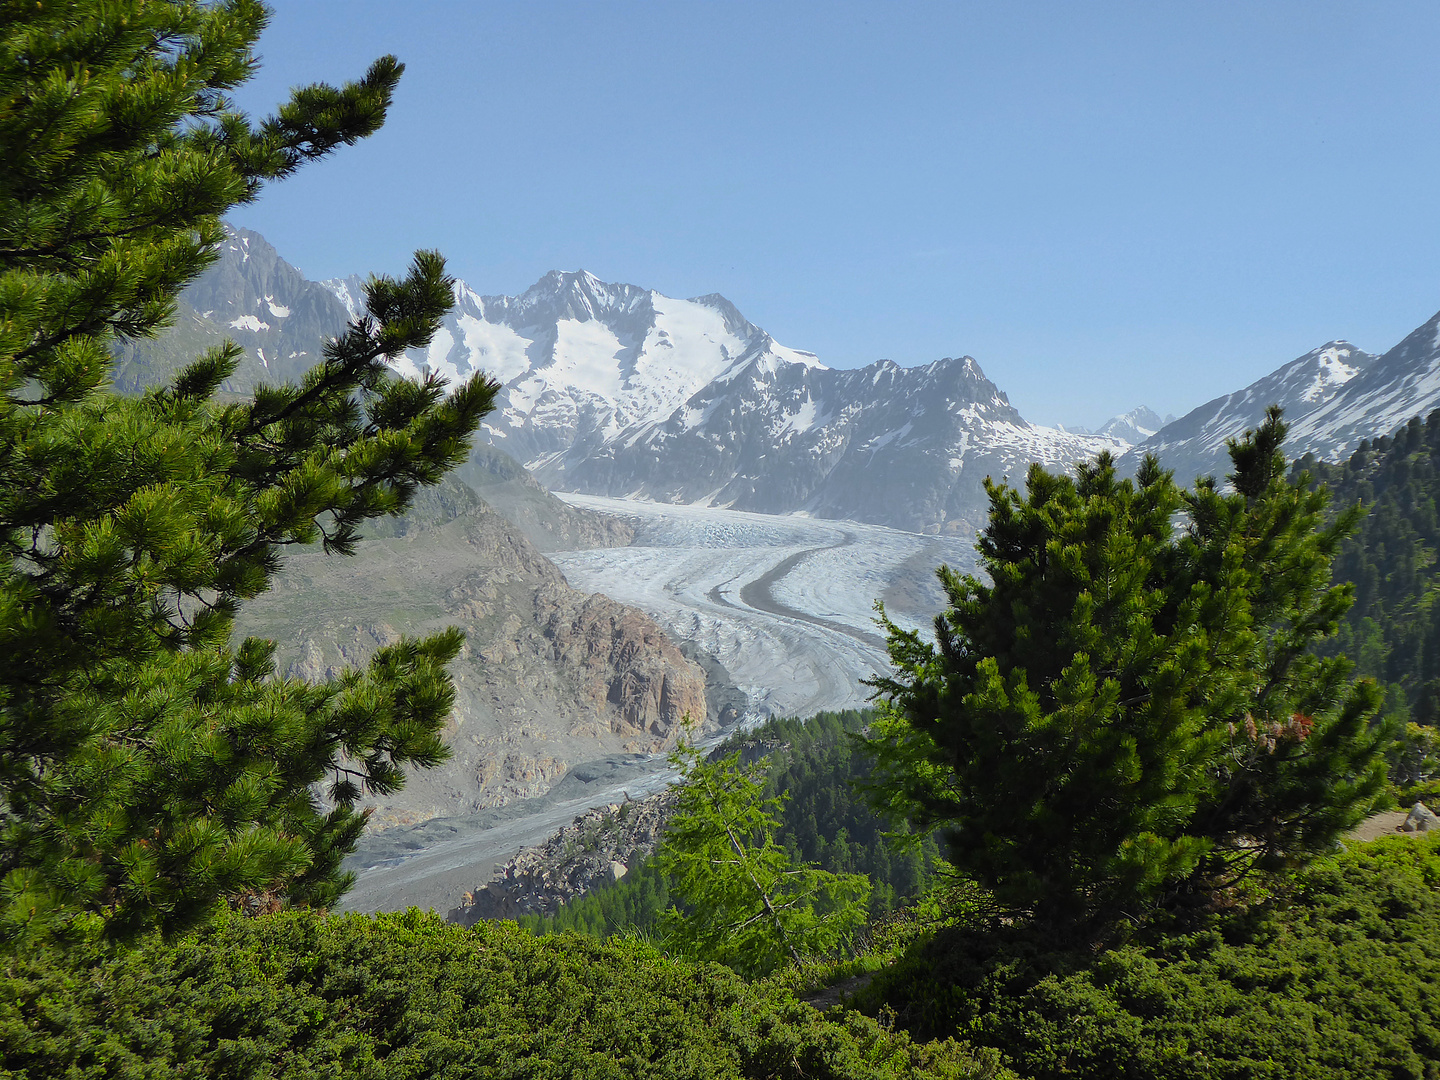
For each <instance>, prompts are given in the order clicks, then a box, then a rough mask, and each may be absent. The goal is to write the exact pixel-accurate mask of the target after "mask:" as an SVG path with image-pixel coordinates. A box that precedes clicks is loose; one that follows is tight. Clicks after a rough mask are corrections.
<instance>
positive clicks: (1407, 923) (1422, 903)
mask: <svg viewBox="0 0 1440 1080" xmlns="http://www.w3.org/2000/svg"><path fill="white" fill-rule="evenodd" d="M1437 885H1440V838H1437V837H1435V836H1434V835H1433V834H1432V835H1431V836H1428V837H1424V838H1420V837H1416V838H1409V837H1393V838H1389V839H1384V840H1378V841H1375V842H1373V843H1369V844H1357V845H1355V847H1353V848H1351V849H1350V850H1348V851H1345V852H1343V853H1341V854H1338V855H1328V856H1324V857H1321V858H1319V859H1317V860H1316V861H1315V862H1314V863H1312V864H1311V865H1310V866H1309V867H1308V868H1306V869H1305V870H1304V871H1303V872H1302V873H1301V874H1300V875H1299V876H1298V878H1297V879H1296V880H1295V881H1294V882H1293V883H1292V884H1291V885H1290V886H1289V887H1288V888H1287V889H1286V891H1285V893H1284V895H1283V896H1282V897H1277V898H1275V899H1273V900H1272V901H1271V902H1270V903H1267V904H1266V905H1265V906H1263V907H1261V908H1258V909H1256V910H1253V911H1249V912H1232V913H1229V914H1227V915H1224V916H1222V917H1215V918H1212V919H1210V920H1207V921H1206V922H1205V923H1204V924H1202V925H1200V926H1198V927H1190V928H1179V929H1177V928H1175V927H1174V926H1164V925H1161V926H1153V927H1150V928H1148V929H1145V930H1142V931H1141V932H1140V933H1139V934H1138V935H1137V936H1136V937H1135V939H1134V940H1131V941H1129V942H1127V943H1124V944H1122V945H1119V946H1118V947H1115V948H1111V949H1108V950H1105V951H1103V952H1100V953H1098V954H1097V953H1096V952H1095V951H1093V950H1092V949H1090V948H1089V947H1088V945H1087V946H1085V947H1081V948H1074V947H1071V946H1067V944H1066V943H1065V942H1062V941H1057V940H1055V939H1053V938H1049V939H1047V938H1046V937H1044V936H1043V935H1037V934H1035V933H1034V932H1033V928H1021V927H1003V926H996V925H994V923H993V922H991V921H989V920H985V919H969V920H951V925H949V926H948V927H943V928H938V929H933V930H929V931H924V932H922V933H920V934H919V935H917V936H916V937H915V939H914V940H913V941H912V943H911V945H910V948H909V950H908V953H907V955H906V956H905V958H904V959H902V960H901V961H900V962H899V963H898V964H896V965H895V966H894V967H893V968H892V969H890V970H888V971H886V972H884V973H882V974H881V975H880V976H879V977H878V978H877V979H876V981H875V982H874V983H873V984H872V986H871V987H870V988H869V990H868V991H867V992H866V994H865V995H864V996H863V999H862V1001H861V1007H862V1008H864V1009H865V1010H866V1011H877V1010H880V1009H882V1008H888V1009H890V1010H893V1011H894V1012H895V1013H896V1021H897V1026H899V1027H901V1028H904V1029H905V1030H908V1031H909V1032H910V1033H911V1035H912V1036H914V1037H915V1038H925V1037H928V1036H930V1035H934V1034H937V1033H941V1032H954V1031H957V1030H959V1031H964V1032H965V1033H966V1038H967V1039H970V1040H972V1041H973V1042H975V1043H977V1044H979V1045H981V1046H989V1047H993V1048H995V1049H998V1050H1000V1051H1001V1052H1002V1053H1003V1054H1004V1055H1005V1059H1006V1061H1007V1062H1008V1063H1009V1064H1011V1065H1012V1066H1013V1067H1014V1068H1015V1069H1017V1070H1018V1071H1019V1072H1021V1073H1024V1074H1025V1075H1028V1076H1032V1077H1034V1078H1036V1080H1059V1078H1061V1077H1064V1078H1067V1080H1116V1078H1124V1080H1253V1078H1256V1077H1277V1078H1278V1077H1287V1078H1288V1077H1304V1078H1307V1080H1375V1078H1376V1077H1389V1078H1395V1080H1400V1078H1405V1080H1434V1077H1436V1076H1437V1075H1440V1067H1437V1063H1440V891H1437Z"/></svg>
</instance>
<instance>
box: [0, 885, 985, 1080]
mask: <svg viewBox="0 0 1440 1080" xmlns="http://www.w3.org/2000/svg"><path fill="white" fill-rule="evenodd" d="M996 1062H997V1055H995V1054H994V1052H993V1051H987V1052H982V1053H979V1054H972V1053H970V1052H969V1051H968V1050H967V1049H966V1048H964V1047H962V1046H960V1045H958V1044H957V1043H955V1042H953V1041H949V1040H946V1041H944V1042H939V1043H934V1042H932V1043H927V1044H924V1045H917V1044H915V1043H914V1042H912V1041H911V1040H910V1039H909V1038H908V1037H907V1036H906V1035H905V1034H904V1033H902V1032H890V1031H887V1030H886V1029H885V1028H883V1027H882V1026H881V1025H879V1024H877V1023H876V1022H874V1021H873V1020H870V1019H868V1018H866V1017H864V1016H861V1015H858V1014H856V1013H853V1012H852V1013H844V1014H831V1015H829V1016H822V1015H821V1014H820V1013H818V1012H816V1011H815V1010H814V1009H811V1008H810V1007H809V1006H807V1005H803V1004H799V1003H797V1002H796V1001H795V1000H794V998H793V997H792V996H790V995H789V994H788V993H786V992H785V991H783V990H781V989H780V988H778V987H774V986H767V985H766V984H763V983H761V984H752V983H747V982H746V981H745V980H743V979H742V978H740V977H739V976H737V975H735V974H734V973H732V972H731V971H729V970H727V969H726V968H723V967H720V966H718V965H696V964H691V963H688V962H685V961H680V960H674V959H668V958H666V957H664V956H662V955H661V954H660V953H659V952H657V951H656V950H655V949H653V948H651V947H649V946H648V945H645V944H643V943H641V942H638V941H633V940H631V941H624V940H614V941H610V942H604V943H602V942H597V941H595V940H593V939H589V938H582V937H577V936H573V935H561V936H558V937H549V938H542V939H537V938H534V937H531V936H530V935H529V934H525V933H523V932H521V931H519V930H518V929H517V928H516V927H515V926H514V925H513V924H505V923H501V924H494V925H491V924H481V925H479V926H477V927H476V928H475V929H474V930H472V931H467V930H462V929H460V928H459V927H454V926H447V925H445V924H444V923H442V922H440V920H439V919H438V918H436V917H435V916H432V915H421V914H419V913H418V912H415V911H413V910H412V911H411V912H410V913H408V914H405V915H387V916H378V917H376V918H373V919H370V918H361V917H359V916H346V917H330V918H325V917H321V916H317V915H314V914H312V913H307V912H286V913H283V914H279V915H273V916H263V917H260V918H257V919H240V918H230V919H228V920H224V921H222V922H221V923H220V924H219V925H218V926H216V927H214V928H213V929H209V930H206V931H204V932H202V933H200V934H198V935H194V936H191V937H189V938H187V939H185V940H183V941H179V942H177V943H175V944H173V945H164V944H161V943H160V942H158V941H157V940H154V939H150V940H147V941H146V942H144V943H143V945H142V946H141V947H139V948H135V949H131V950H126V951H121V952H111V951H108V950H106V949H102V948H100V947H95V946H90V947H86V948H83V949H80V950H75V951H71V952H69V953H65V954H60V953H54V952H50V951H45V950H35V951H30V952H25V953H22V954H21V955H20V956H18V957H15V958H12V959H11V960H10V961H9V963H8V966H7V969H6V971H5V972H4V973H3V976H0V1065H3V1067H4V1070H5V1071H6V1075H7V1076H14V1077H16V1078H17V1080H20V1078H34V1080H38V1078H40V1077H49V1076H55V1075H71V1076H82V1075H88V1076H101V1075H103V1076H107V1077H115V1078H132V1077H133V1078H139V1077H153V1076H171V1075H175V1076H180V1075H183V1076H224V1077H227V1078H229V1080H246V1078H255V1080H270V1078H272V1077H296V1078H299V1077H311V1076H357V1077H375V1078H381V1077H385V1078H390V1077H394V1078H400V1077H415V1078H420V1077H432V1076H447V1077H451V1076H453V1077H462V1076H463V1077H470V1076H496V1077H512V1078H517V1080H518V1078H522V1077H536V1078H539V1077H546V1078H562V1077H563V1078H567V1080H568V1078H570V1077H594V1078H614V1080H633V1078H636V1077H655V1078H657V1080H660V1078H664V1080H679V1078H685V1077H697V1078H699V1077H707V1078H708V1077H717V1078H718V1077H757V1078H759V1077H767V1078H768V1077H777V1078H778V1077H794V1078H797V1080H798V1078H801V1077H804V1078H815V1080H820V1078H833V1080H840V1078H854V1080H862V1078H877V1080H881V1078H886V1077H894V1078H900V1077H914V1078H920V1077H935V1078H940V1077H946V1078H953V1080H960V1078H963V1077H977V1078H978V1077H1003V1076H1008V1075H1010V1074H1009V1073H1008V1072H1005V1071H1004V1070H1001V1069H999V1068H998V1066H997V1064H996Z"/></svg>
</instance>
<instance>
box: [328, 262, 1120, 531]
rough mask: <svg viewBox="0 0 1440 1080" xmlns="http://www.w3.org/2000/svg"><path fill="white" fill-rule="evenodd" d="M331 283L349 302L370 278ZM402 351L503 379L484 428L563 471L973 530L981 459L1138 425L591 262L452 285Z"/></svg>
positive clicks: (1069, 444)
mask: <svg viewBox="0 0 1440 1080" xmlns="http://www.w3.org/2000/svg"><path fill="white" fill-rule="evenodd" d="M326 284H327V286H328V287H329V288H331V289H332V290H333V291H334V293H335V295H336V297H337V298H338V299H340V300H341V301H342V302H344V303H346V304H348V305H350V307H351V308H352V309H356V304H357V301H356V297H357V295H358V289H359V284H360V283H359V280H358V279H355V278H351V279H345V280H343V281H332V282H327V283H326ZM401 370H404V371H407V372H408V373H410V374H412V375H414V376H417V377H418V376H419V375H420V374H421V373H422V372H424V371H436V372H439V373H441V374H443V375H445V376H446V377H447V378H451V379H457V378H464V377H466V376H468V375H469V374H470V373H471V372H473V371H476V370H483V371H486V372H487V373H489V374H491V375H492V376H494V377H495V378H496V379H498V380H499V381H500V382H501V383H502V384H503V389H502V391H501V397H500V402H501V403H500V406H499V407H498V408H497V409H496V411H495V413H494V414H492V416H491V417H490V418H488V420H487V423H486V429H485V430H486V433H487V435H488V436H489V437H490V439H491V440H492V441H493V442H494V443H495V445H497V446H500V447H503V448H504V449H505V450H506V451H507V452H508V453H510V454H512V455H513V456H514V457H516V458H517V459H518V460H520V461H522V462H523V463H524V464H525V466H526V467H527V468H529V469H530V470H531V471H533V472H534V473H535V475H536V477H537V478H538V479H539V480H540V481H541V482H542V483H544V484H546V485H547V486H549V487H551V488H553V489H556V490H563V491H577V492H584V493H589V494H599V495H612V496H628V497H641V498H649V499H654V500H657V501H661V502H688V503H696V502H698V503H704V504H707V505H718V506H728V507H732V508H734V509H739V510H753V511H759V512H763V513H792V512H803V513H808V514H814V515H816V516H820V517H833V518H853V519H856V520H861V521H869V522H874V523H876V524H883V525H891V526H894V527H898V528H903V529H907V530H911V531H920V532H932V533H933V532H942V531H948V532H959V533H965V532H969V531H971V530H973V528H974V527H975V525H976V524H977V523H978V521H980V520H982V519H983V516H984V514H985V512H986V508H987V506H988V503H987V500H986V497H985V494H984V486H983V485H984V479H985V477H986V476H996V477H999V476H1004V475H1010V476H1014V477H1019V476H1022V475H1023V474H1024V472H1025V471H1026V469H1027V468H1028V467H1029V464H1030V462H1031V461H1040V462H1042V463H1043V464H1045V465H1047V466H1049V467H1052V468H1065V467H1068V466H1070V465H1071V464H1073V463H1074V462H1075V461H1078V460H1081V459H1083V458H1087V457H1091V456H1093V455H1094V454H1096V453H1098V452H1100V451H1101V450H1109V451H1111V452H1115V453H1118V452H1120V451H1123V450H1124V449H1125V448H1126V446H1127V445H1128V444H1127V443H1126V442H1125V441H1123V440H1122V439H1120V438H1116V437H1112V436H1107V435H1099V436H1094V435H1087V434H1078V433H1074V432H1067V431H1064V430H1061V429H1058V428H1047V427H1042V426H1039V425H1035V424H1031V423H1029V422H1028V421H1026V420H1025V419H1024V418H1023V417H1022V416H1021V415H1020V414H1019V413H1018V412H1017V411H1016V410H1015V408H1014V407H1013V406H1012V405H1011V404H1010V402H1009V399H1008V398H1007V397H1006V396H1005V394H1004V393H1003V392H1002V391H1001V390H1000V389H999V388H998V387H996V386H995V384H994V383H992V382H991V381H990V380H989V379H987V378H986V377H985V375H984V372H983V371H981V369H980V366H979V364H978V363H977V362H976V361H975V359H974V358H973V357H969V356H962V357H946V358H944V359H941V360H937V361H935V362H933V363H930V364H926V365H923V366H919V367H913V368H903V367H900V366H899V365H897V364H895V363H893V362H892V361H889V360H880V361H877V362H876V363H874V364H871V365H868V366H867V367H864V368H859V369H853V370H834V369H831V368H827V367H825V366H824V365H823V364H821V363H820V362H819V361H818V360H817V359H816V358H815V357H814V356H813V355H812V354H810V353H806V352H802V351H799V350H795V349H789V348H786V347H784V346H781V345H779V344H778V343H777V342H776V341H775V340H774V338H772V337H771V336H770V335H769V334H767V333H765V332H764V331H763V330H761V329H760V328H758V327H756V326H755V325H754V324H753V323H750V322H749V321H748V320H746V319H745V318H744V317H743V316H742V315H741V314H740V312H739V311H738V310H737V309H736V308H735V307H734V305H733V304H731V303H730V302H729V301H727V300H725V299H724V298H723V297H720V296H717V295H713V294H712V295H708V296H701V297H695V298H692V299H690V300H677V299H674V298H672V297H666V296H664V295H662V294H660V293H658V292H656V291H654V290H645V289H640V288H638V287H636V286H633V285H617V284H610V283H607V282H603V281H600V280H599V279H598V278H596V277H594V276H593V275H591V274H588V273H585V272H584V271H576V272H572V273H561V272H552V273H550V274H547V275H546V276H545V277H544V278H542V279H541V280H540V281H538V282H537V283H536V284H535V285H533V286H531V288H529V289H528V290H526V291H525V292H524V293H522V294H520V295H519V296H482V295H480V294H479V293H476V292H475V291H474V290H472V289H470V288H469V287H468V286H465V285H463V284H460V285H457V286H456V308H455V310H454V312H452V314H451V315H450V317H449V318H448V319H447V321H446V325H445V330H444V331H443V332H442V333H441V334H438V335H436V338H435V341H434V342H433V343H432V344H431V346H430V347H429V349H427V350H424V351H423V352H421V351H417V352H414V353H412V354H410V355H408V356H407V357H406V358H405V361H403V362H402V364H401Z"/></svg>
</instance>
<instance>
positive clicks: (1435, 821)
mask: <svg viewBox="0 0 1440 1080" xmlns="http://www.w3.org/2000/svg"><path fill="white" fill-rule="evenodd" d="M1435 829H1440V816H1437V815H1436V814H1435V811H1433V810H1431V809H1430V808H1429V807H1428V806H1426V805H1425V804H1424V803H1423V802H1417V803H1416V804H1415V805H1414V806H1412V807H1411V808H1410V813H1408V814H1406V815H1405V820H1404V821H1402V822H1401V823H1400V824H1399V825H1397V826H1396V830H1397V831H1399V832H1431V831H1433V830H1435Z"/></svg>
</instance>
